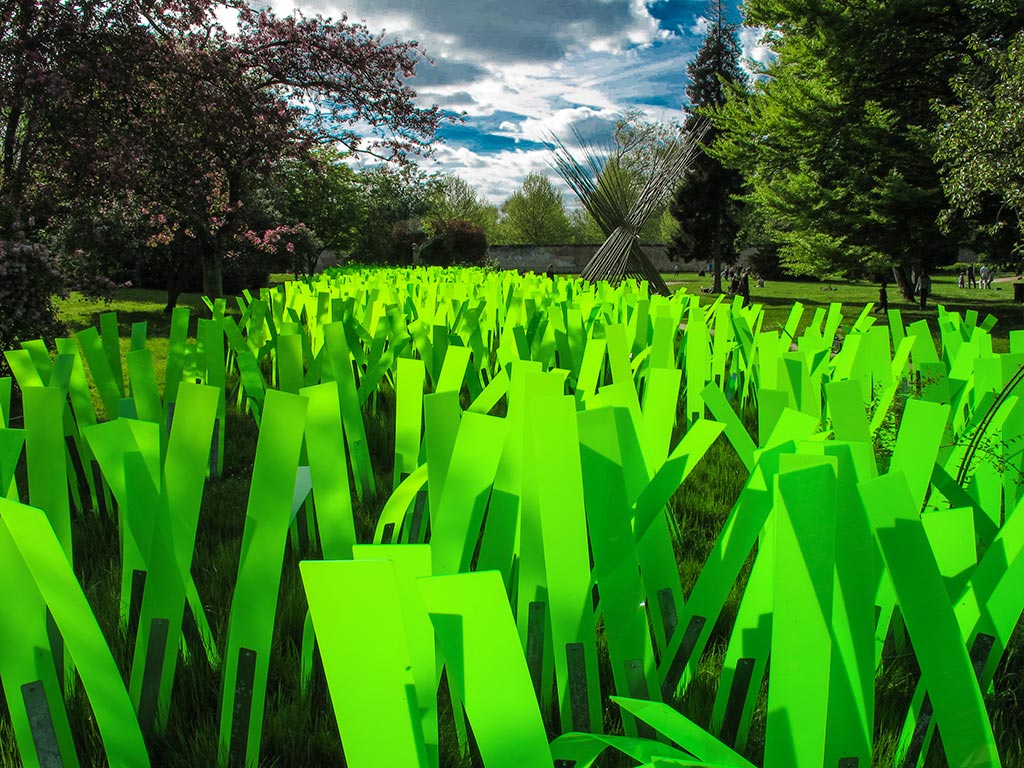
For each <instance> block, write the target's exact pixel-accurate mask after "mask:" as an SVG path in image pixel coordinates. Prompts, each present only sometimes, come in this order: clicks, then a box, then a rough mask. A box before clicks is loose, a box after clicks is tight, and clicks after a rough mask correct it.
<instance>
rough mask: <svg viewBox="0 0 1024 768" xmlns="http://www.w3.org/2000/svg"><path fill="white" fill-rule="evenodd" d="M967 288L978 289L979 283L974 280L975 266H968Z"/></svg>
mask: <svg viewBox="0 0 1024 768" xmlns="http://www.w3.org/2000/svg"><path fill="white" fill-rule="evenodd" d="M967 287H968V288H977V287H978V283H977V282H976V281H975V279H974V265H973V264H968V265H967Z"/></svg>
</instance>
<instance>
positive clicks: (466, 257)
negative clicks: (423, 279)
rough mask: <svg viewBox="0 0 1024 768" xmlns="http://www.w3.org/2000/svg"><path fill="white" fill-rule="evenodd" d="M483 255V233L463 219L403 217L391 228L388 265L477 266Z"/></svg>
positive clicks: (482, 259)
mask: <svg viewBox="0 0 1024 768" xmlns="http://www.w3.org/2000/svg"><path fill="white" fill-rule="evenodd" d="M486 256H487V234H486V232H484V229H483V227H479V226H477V225H476V224H474V223H473V222H471V221H465V220H464V219H447V220H446V219H429V220H427V221H423V220H421V219H407V220H405V221H400V222H398V223H397V224H395V226H394V229H393V230H392V235H391V254H390V262H391V263H392V264H405V265H408V264H425V265H429V266H435V267H450V266H453V265H455V264H462V265H468V266H480V265H482V264H483V263H484V259H485V258H486Z"/></svg>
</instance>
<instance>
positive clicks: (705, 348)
mask: <svg viewBox="0 0 1024 768" xmlns="http://www.w3.org/2000/svg"><path fill="white" fill-rule="evenodd" d="M683 344H684V346H685V348H686V354H685V360H686V364H685V374H686V420H687V421H691V420H693V419H695V418H698V417H700V416H703V415H704V400H703V398H702V397H701V392H702V391H703V390H704V387H705V386H706V385H707V382H708V381H709V380H710V378H711V335H710V333H709V331H708V327H707V319H706V315H705V313H704V310H703V309H702V308H701V306H700V304H699V303H698V302H692V303H691V304H690V306H689V317H688V318H687V321H686V332H685V333H684V334H683Z"/></svg>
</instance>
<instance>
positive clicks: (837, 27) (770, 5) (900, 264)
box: [710, 0, 1019, 299]
mask: <svg viewBox="0 0 1024 768" xmlns="http://www.w3.org/2000/svg"><path fill="white" fill-rule="evenodd" d="M1010 2H1011V3H1012V4H1016V0H1010ZM996 5H999V4H998V3H994V4H993V3H989V4H980V3H979V4H978V6H977V7H974V6H965V5H963V4H961V3H958V2H952V1H951V0H925V1H924V2H922V1H921V0H893V1H892V2H882V0H868V1H867V2H864V3H855V4H851V3H847V2H842V1H841V0H826V1H825V2H822V3H815V4H808V3H804V2H802V0H751V2H749V3H747V4H746V6H745V7H746V10H747V14H748V23H751V24H757V25H764V26H766V27H769V28H771V29H772V30H774V31H773V32H772V33H771V34H770V35H769V37H768V41H769V42H770V44H771V45H772V47H773V49H774V50H775V51H776V53H777V54H778V57H777V59H776V60H775V61H774V63H772V64H771V65H769V66H768V68H767V70H766V72H765V74H766V75H767V77H763V78H759V79H758V80H757V82H756V84H755V86H754V90H753V93H752V94H751V95H750V96H742V95H741V94H739V93H738V92H737V90H738V89H735V88H734V89H732V90H733V93H735V96H733V95H730V97H729V98H728V99H727V102H726V104H725V106H723V107H721V108H719V109H717V110H715V111H714V124H715V127H716V129H718V130H719V131H720V132H721V133H720V137H719V139H718V141H717V142H716V143H715V145H714V147H713V148H712V149H711V150H710V151H711V153H712V154H713V155H714V156H715V157H717V158H719V159H721V160H722V162H723V163H724V164H725V165H726V166H727V167H729V168H732V169H736V170H738V171H740V172H741V174H742V175H743V178H744V181H745V183H746V185H747V193H746V194H745V195H744V196H743V200H744V201H746V202H748V203H751V204H753V205H756V206H757V207H758V208H759V209H760V214H759V221H760V222H762V223H763V225H764V234H765V236H766V237H767V238H768V239H769V241H770V242H771V243H773V244H774V245H777V246H778V248H779V255H780V259H781V260H782V262H783V265H784V266H785V267H786V268H787V269H788V270H789V271H791V272H793V273H799V274H814V275H819V276H824V275H835V274H843V275H847V276H867V275H872V274H875V275H877V274H880V273H882V272H883V271H884V270H888V269H890V268H891V269H893V271H894V276H895V277H896V281H897V283H898V284H899V286H900V287H901V289H902V291H903V293H904V296H905V297H907V298H908V299H912V298H913V287H912V284H911V280H910V272H911V270H916V271H919V272H920V271H930V270H931V269H933V268H934V267H935V266H937V265H938V264H941V263H944V262H947V261H952V260H954V259H955V256H956V250H957V242H956V238H955V237H954V236H952V235H951V234H947V233H944V232H942V231H941V230H940V228H939V226H938V224H937V219H938V217H939V215H940V213H941V211H942V210H943V208H944V207H945V196H944V193H943V190H942V186H941V184H940V180H939V175H938V169H937V167H936V165H935V162H934V161H933V155H934V153H935V143H934V134H935V129H936V125H937V116H936V113H935V111H934V110H933V108H932V105H933V103H934V102H936V101H937V102H939V103H949V101H950V100H951V97H952V92H951V89H950V85H949V81H950V78H951V76H952V75H953V74H954V71H955V69H956V63H957V61H958V59H959V57H960V55H961V53H962V52H963V51H964V50H965V45H966V38H967V36H968V35H969V34H970V32H971V31H978V30H980V29H983V28H985V27H986V26H989V25H995V27H996V28H998V25H999V24H1003V25H1004V26H1005V25H1006V23H1007V17H1006V16H1005V12H1004V10H1005V9H995V6H996ZM1015 23H1019V22H1015Z"/></svg>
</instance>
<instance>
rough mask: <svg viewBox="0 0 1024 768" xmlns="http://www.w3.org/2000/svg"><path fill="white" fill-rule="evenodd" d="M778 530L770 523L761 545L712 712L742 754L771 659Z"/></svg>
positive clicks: (716, 728) (717, 728) (719, 730)
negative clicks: (769, 659)
mask: <svg viewBox="0 0 1024 768" xmlns="http://www.w3.org/2000/svg"><path fill="white" fill-rule="evenodd" d="M774 528H775V526H774V525H773V522H772V520H771V518H769V519H768V521H767V524H766V525H765V527H764V530H763V531H762V533H761V537H760V539H759V541H758V549H757V557H756V558H755V559H754V564H753V566H752V568H751V570H750V575H749V576H748V577H747V584H746V587H745V588H744V590H743V597H742V598H741V600H740V606H739V610H738V611H737V614H736V620H735V621H734V622H733V626H732V632H731V633H730V636H729V646H728V648H727V650H726V654H725V660H724V661H723V663H722V671H721V673H720V674H719V678H718V693H717V694H716V696H715V704H714V709H713V710H712V712H711V731H712V732H713V733H715V734H716V735H717V736H718V738H720V739H722V741H723V742H724V743H726V744H728V745H731V746H732V747H734V748H735V749H737V750H741V751H742V750H743V749H745V748H746V744H747V737H748V735H749V729H750V722H751V719H752V717H753V714H754V708H755V707H756V705H757V701H758V698H759V694H760V691H761V686H762V681H763V679H764V674H765V671H766V669H767V665H768V657H769V656H770V654H771V645H772V616H773V607H774V591H775V590H774V576H775V536H774Z"/></svg>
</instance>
